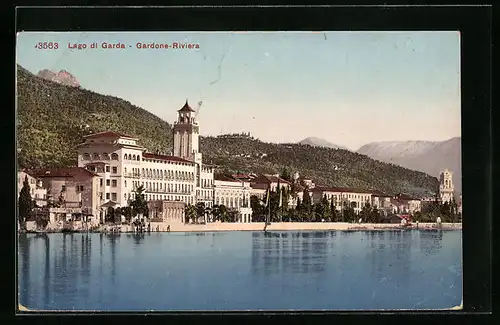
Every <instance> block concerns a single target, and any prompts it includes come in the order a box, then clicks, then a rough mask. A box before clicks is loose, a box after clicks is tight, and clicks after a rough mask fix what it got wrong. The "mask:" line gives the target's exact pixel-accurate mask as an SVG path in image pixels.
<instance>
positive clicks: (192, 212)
mask: <svg viewBox="0 0 500 325" xmlns="http://www.w3.org/2000/svg"><path fill="white" fill-rule="evenodd" d="M195 219H196V207H195V206H194V205H191V204H188V205H186V207H185V208H184V222H185V223H189V221H190V220H192V221H193V222H194V221H195Z"/></svg>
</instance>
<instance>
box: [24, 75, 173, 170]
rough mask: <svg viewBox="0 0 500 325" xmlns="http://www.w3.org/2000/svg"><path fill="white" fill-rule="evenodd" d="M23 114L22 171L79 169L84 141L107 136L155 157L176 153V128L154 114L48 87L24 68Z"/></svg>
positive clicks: (79, 91)
mask: <svg viewBox="0 0 500 325" xmlns="http://www.w3.org/2000/svg"><path fill="white" fill-rule="evenodd" d="M17 113H18V129H17V132H18V133H17V138H18V162H19V164H20V165H21V166H22V167H46V166H66V165H75V164H76V151H75V146H76V145H77V144H79V143H81V142H82V137H83V136H84V135H87V134H90V133H94V132H100V131H107V130H109V131H115V132H121V133H125V134H130V135H132V136H137V137H138V138H140V139H141V145H143V146H145V147H146V148H147V149H148V150H151V151H156V150H161V151H167V148H170V142H171V131H170V130H171V129H170V125H169V124H168V123H167V122H165V121H163V120H162V119H160V118H159V117H157V116H155V115H153V114H151V113H150V112H148V111H146V110H144V109H142V108H139V107H137V106H134V105H132V104H131V103H129V102H127V101H125V100H123V99H119V98H116V97H112V96H105V95H100V94H97V93H95V92H93V91H90V90H85V89H81V88H74V87H69V86H64V85H60V84H57V83H54V82H52V81H47V80H45V79H42V78H39V77H37V76H35V75H33V74H32V73H30V72H29V71H27V70H25V69H23V68H22V67H20V66H18V69H17ZM169 150H170V149H168V151H169Z"/></svg>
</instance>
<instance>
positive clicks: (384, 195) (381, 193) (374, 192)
mask: <svg viewBox="0 0 500 325" xmlns="http://www.w3.org/2000/svg"><path fill="white" fill-rule="evenodd" d="M371 192H372V195H373V196H378V197H392V195H389V194H385V193H384V192H380V191H377V190H374V191H371Z"/></svg>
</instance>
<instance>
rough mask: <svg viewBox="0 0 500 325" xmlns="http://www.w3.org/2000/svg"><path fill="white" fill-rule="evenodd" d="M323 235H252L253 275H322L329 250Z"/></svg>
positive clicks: (277, 233)
mask: <svg viewBox="0 0 500 325" xmlns="http://www.w3.org/2000/svg"><path fill="white" fill-rule="evenodd" d="M328 240H329V237H327V233H326V232H291V233H290V232H268V233H253V234H252V274H254V275H258V274H263V275H265V276H270V275H276V274H281V275H283V274H284V273H292V274H294V273H295V274H303V273H308V272H313V273H320V272H324V270H325V264H326V257H327V251H328V246H329V244H328Z"/></svg>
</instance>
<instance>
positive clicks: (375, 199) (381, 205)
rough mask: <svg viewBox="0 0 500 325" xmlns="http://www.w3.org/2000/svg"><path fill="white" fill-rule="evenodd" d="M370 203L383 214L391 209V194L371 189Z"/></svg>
mask: <svg viewBox="0 0 500 325" xmlns="http://www.w3.org/2000/svg"><path fill="white" fill-rule="evenodd" d="M371 205H372V206H373V207H376V208H377V209H379V210H381V211H382V212H384V214H387V213H389V212H392V211H393V209H392V205H391V195H389V194H385V193H383V192H380V191H372V195H371Z"/></svg>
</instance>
